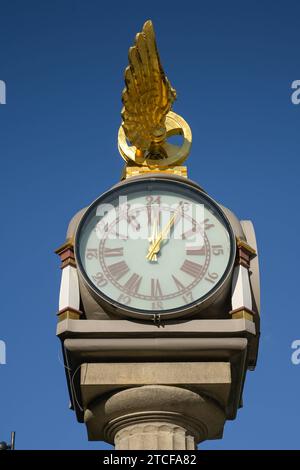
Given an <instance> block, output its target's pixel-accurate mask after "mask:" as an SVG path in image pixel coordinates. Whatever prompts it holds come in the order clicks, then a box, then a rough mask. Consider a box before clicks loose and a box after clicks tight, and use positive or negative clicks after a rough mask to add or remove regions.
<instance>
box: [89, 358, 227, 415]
mask: <svg viewBox="0 0 300 470" xmlns="http://www.w3.org/2000/svg"><path fill="white" fill-rule="evenodd" d="M138 385H177V386H183V387H185V388H192V389H193V390H195V391H199V392H202V393H204V392H205V393H206V394H208V395H210V396H213V397H214V398H215V399H216V400H217V401H218V402H219V403H220V404H221V405H222V406H223V407H225V406H226V404H227V402H228V398H229V393H230V388H231V370H230V363H228V362H140V363H138V362H137V363H131V362H130V363H96V364H82V366H81V395H82V399H83V404H84V406H87V405H88V404H89V403H90V402H91V401H93V400H94V399H95V398H97V397H99V396H101V395H103V394H104V393H107V392H111V391H113V390H116V389H120V388H124V387H126V388H127V387H134V386H138Z"/></svg>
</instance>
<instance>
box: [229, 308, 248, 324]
mask: <svg viewBox="0 0 300 470" xmlns="http://www.w3.org/2000/svg"><path fill="white" fill-rule="evenodd" d="M229 314H230V315H231V318H232V319H234V320H237V319H239V318H244V319H245V320H249V321H254V312H251V311H250V310H248V309H247V308H241V309H237V310H232V311H231V312H229Z"/></svg>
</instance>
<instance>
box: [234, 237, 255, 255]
mask: <svg viewBox="0 0 300 470" xmlns="http://www.w3.org/2000/svg"><path fill="white" fill-rule="evenodd" d="M236 243H237V246H238V248H244V250H245V251H247V252H248V253H249V255H250V256H252V257H253V256H256V255H257V253H256V250H255V249H254V248H252V246H250V245H248V243H247V242H245V240H243V239H242V238H239V237H237V239H236Z"/></svg>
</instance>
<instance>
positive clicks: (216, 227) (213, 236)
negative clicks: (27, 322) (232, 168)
mask: <svg viewBox="0 0 300 470" xmlns="http://www.w3.org/2000/svg"><path fill="white" fill-rule="evenodd" d="M76 239H77V243H76V254H77V258H78V262H79V267H80V269H81V271H82V273H83V274H84V277H85V279H86V281H87V283H88V284H89V286H90V287H92V289H93V290H94V291H95V292H96V293H98V294H99V295H100V296H101V298H102V299H104V300H105V301H107V302H108V303H110V304H111V305H119V306H121V307H124V308H125V309H126V310H128V311H134V312H141V313H154V312H156V313H161V314H162V313H166V312H172V311H176V310H178V311H179V310H180V309H184V308H185V307H186V306H188V305H191V304H194V303H197V302H198V303H199V302H200V301H201V300H203V299H205V298H207V296H209V294H210V293H211V292H212V291H214V290H216V288H217V287H218V286H219V285H220V283H222V281H223V280H224V276H225V275H226V273H227V271H228V268H229V266H230V265H231V264H232V260H233V248H232V247H233V236H232V233H231V228H230V226H229V224H228V222H227V220H226V218H225V216H224V215H223V214H222V211H221V210H220V209H219V208H218V206H217V205H216V204H215V203H214V202H213V201H211V199H210V198H208V197H207V196H206V195H205V194H204V193H202V192H201V191H199V190H195V189H193V188H190V187H188V186H187V185H183V184H179V183H176V182H170V181H164V180H156V181H151V182H145V181H143V182H138V181H137V182H132V183H130V184H128V185H126V187H122V186H120V187H119V188H117V189H115V190H113V191H111V192H110V193H108V194H107V195H106V196H105V195H104V197H102V198H99V200H98V201H96V202H95V203H94V204H93V205H92V206H91V207H90V208H89V209H88V211H87V213H86V214H85V216H84V217H83V220H82V221H81V224H80V226H79V229H78V232H77V237H76Z"/></svg>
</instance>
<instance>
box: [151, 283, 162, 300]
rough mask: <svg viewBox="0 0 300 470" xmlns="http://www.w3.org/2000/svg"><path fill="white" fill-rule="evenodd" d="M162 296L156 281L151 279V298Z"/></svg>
mask: <svg viewBox="0 0 300 470" xmlns="http://www.w3.org/2000/svg"><path fill="white" fill-rule="evenodd" d="M162 295H163V293H162V290H161V286H160V283H159V280H158V279H151V297H153V298H157V297H161V296H162Z"/></svg>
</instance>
